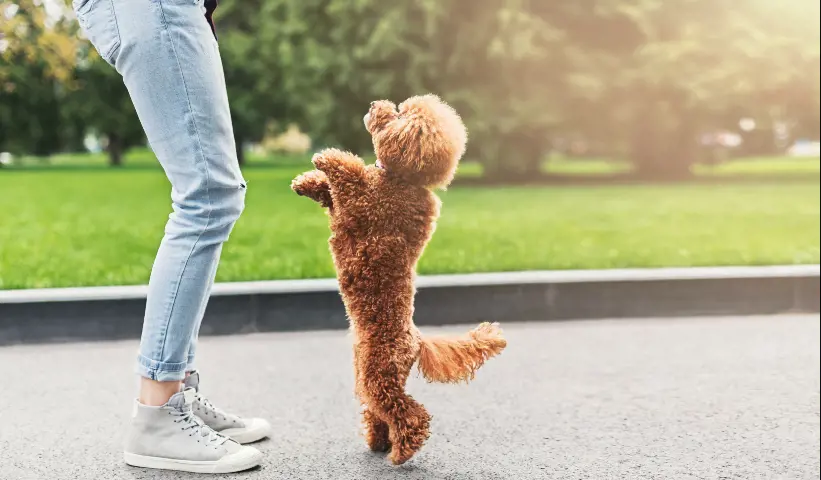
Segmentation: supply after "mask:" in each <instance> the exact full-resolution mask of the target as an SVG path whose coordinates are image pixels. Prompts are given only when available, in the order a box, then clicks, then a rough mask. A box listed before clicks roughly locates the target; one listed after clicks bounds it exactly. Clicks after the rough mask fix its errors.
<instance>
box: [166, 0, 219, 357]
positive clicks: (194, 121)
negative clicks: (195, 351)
mask: <svg viewBox="0 0 821 480" xmlns="http://www.w3.org/2000/svg"><path fill="white" fill-rule="evenodd" d="M157 3H158V4H159V7H160V15H161V17H162V23H163V29H164V30H165V33H166V34H167V35H168V43H169V44H170V45H171V51H172V53H173V55H174V60H175V61H176V62H177V68H178V69H179V72H180V78H182V88H183V91H184V92H185V100H186V102H187V103H188V110H189V112H191V123H192V124H193V126H194V133H195V135H196V141H197V148H198V149H199V153H200V160H201V161H202V163H203V168H204V170H205V195H206V198H207V199H208V217H207V218H206V220H205V226H204V227H203V228H202V229H201V230H200V232H199V234H198V235H197V239H196V240H195V241H194V244H193V245H191V249H190V250H189V251H188V255H186V257H185V263H183V265H182V271H181V272H180V275H182V274H183V272H185V269H186V267H187V266H188V262H189V261H190V260H191V256H192V255H193V254H194V250H195V249H196V248H197V245H198V244H199V243H200V239H201V238H202V236H203V234H204V233H205V232H206V231H207V230H208V227H209V226H210V225H211V213H212V211H213V207H212V206H211V178H210V173H209V171H208V162H207V161H205V152H204V151H203V150H202V139H201V138H200V131H199V128H198V127H197V119H196V116H195V115H194V109H193V107H192V106H191V96H190V94H189V93H188V85H187V84H186V82H185V74H184V73H183V69H182V64H181V63H180V57H179V55H177V49H176V48H175V47H174V37H173V35H172V33H171V32H170V31H169V30H168V22H167V21H166V20H165V10H164V8H163V4H162V2H161V1H159V2H157ZM180 283H182V282H179V281H177V285H176V286H175V287H174V293H173V295H172V298H171V307H170V308H169V310H168V316H167V318H166V319H165V329H164V331H163V340H162V346H161V347H160V357H162V356H164V355H165V345H166V341H167V340H168V325H169V324H170V323H171V317H172V316H173V314H174V307H175V306H176V303H177V296H178V294H179V291H180ZM186 355H187V352H186ZM186 360H187V358H186Z"/></svg>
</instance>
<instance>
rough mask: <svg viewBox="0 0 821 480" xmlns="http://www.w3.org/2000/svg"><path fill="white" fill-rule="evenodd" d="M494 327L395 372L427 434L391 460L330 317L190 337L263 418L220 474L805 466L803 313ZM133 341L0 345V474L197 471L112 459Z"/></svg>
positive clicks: (811, 470) (814, 370)
mask: <svg viewBox="0 0 821 480" xmlns="http://www.w3.org/2000/svg"><path fill="white" fill-rule="evenodd" d="M505 327H506V332H507V336H508V339H509V345H510V346H509V347H508V350H507V351H506V352H505V353H504V354H503V355H502V356H501V357H499V358H497V359H494V360H493V361H491V362H490V363H489V364H488V365H487V366H485V368H484V369H483V370H481V371H480V372H479V375H478V377H477V379H476V381H475V382H474V383H473V384H472V385H470V386H449V385H429V384H426V383H424V382H423V381H421V380H420V379H415V380H414V381H412V382H411V385H410V390H411V391H412V393H413V394H414V395H415V397H416V398H417V399H419V400H420V401H422V402H423V403H424V404H425V405H426V406H427V407H428V408H429V410H430V411H431V412H432V414H433V415H434V421H433V435H432V437H431V439H430V441H429V442H428V444H427V446H426V447H425V448H424V449H423V450H422V452H421V453H420V454H419V455H418V456H417V457H416V458H415V459H414V460H412V461H411V462H409V464H407V465H406V466H403V467H400V468H395V467H392V466H390V465H389V464H388V463H387V462H386V459H385V458H384V457H383V456H382V455H376V454H372V453H369V452H368V451H367V450H366V448H365V446H364V443H363V441H362V439H361V438H359V437H358V436H357V421H358V416H357V412H358V410H357V405H356V403H355V401H354V400H353V395H352V383H353V381H352V371H351V367H350V362H349V359H350V357H351V354H350V342H349V339H348V338H347V337H346V335H345V333H343V332H310V333H285V334H283V333H278V334H255V335H248V336H231V337H209V338H204V339H203V340H202V342H201V347H200V351H199V352H200V365H199V367H200V368H201V370H202V371H203V387H204V389H205V390H206V393H208V394H209V396H210V397H211V398H212V400H213V401H214V402H215V403H217V404H218V405H220V406H223V407H225V408H226V409H231V410H235V411H237V412H240V413H249V414H254V415H263V416H266V417H268V418H269V419H270V420H271V421H272V423H273V425H274V428H275V430H276V434H275V436H274V438H273V439H272V440H269V441H265V442H262V443H259V444H258V447H259V448H260V449H261V450H262V451H263V452H264V453H265V454H266V461H265V464H264V465H263V466H262V468H259V469H256V470H253V471H251V472H248V473H245V474H242V475H239V476H237V477H232V478H239V479H280V478H281V479H300V480H301V479H340V480H343V479H394V478H396V479H449V480H455V479H476V480H483V479H517V480H518V479H595V480H599V479H634V478H635V479H645V478H647V479H650V478H652V479H694V478H705V479H719V478H726V479H731V478H732V479H736V478H737V479H758V478H762V479H763V478H767V479H812V478H819V431H820V430H819V388H820V386H819V375H820V374H821V373H820V372H819V316H818V315H808V316H780V317H748V318H698V319H660V320H651V319H650V320H617V321H602V320H599V321H590V322H583V321H582V322H566V323H527V324H509V325H505ZM443 330H445V331H464V330H465V327H453V328H445V329H438V328H427V329H424V331H425V332H426V333H437V332H440V331H443ZM136 347H137V344H136V342H133V341H126V342H111V343H88V344H64V345H42V346H15V347H5V348H0V365H1V366H2V367H3V372H4V377H5V378H4V379H3V381H2V383H0V479H2V480H28V479H37V480H40V479H42V480H51V479H55V480H59V479H106V480H108V479H191V478H200V477H202V476H197V475H189V474H173V473H165V472H156V471H150V470H141V469H134V468H130V467H126V466H125V465H124V464H123V463H122V462H121V457H120V455H121V454H120V445H121V440H122V436H123V426H124V425H125V424H126V420H127V417H128V413H129V410H130V406H131V405H130V402H129V398H131V397H132V396H133V392H134V391H135V386H136V380H135V378H134V377H133V376H132V375H131V374H130V372H131V368H132V365H131V362H132V360H133V356H134V353H135V350H136ZM208 478H214V477H208Z"/></svg>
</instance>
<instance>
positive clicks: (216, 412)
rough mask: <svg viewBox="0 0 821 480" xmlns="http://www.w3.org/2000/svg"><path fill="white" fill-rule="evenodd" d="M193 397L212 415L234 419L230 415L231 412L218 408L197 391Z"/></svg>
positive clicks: (224, 418)
mask: <svg viewBox="0 0 821 480" xmlns="http://www.w3.org/2000/svg"><path fill="white" fill-rule="evenodd" d="M195 398H196V400H197V401H198V402H199V403H200V405H201V406H202V407H203V408H204V409H207V410H209V411H210V412H212V415H214V416H215V417H216V416H217V415H219V416H220V417H222V419H223V420H234V421H236V419H234V418H233V417H232V416H231V414H229V413H226V412H225V411H224V410H222V409H221V408H219V407H217V406H216V405H214V404H213V403H211V401H210V400H208V399H207V398H205V397H203V396H202V395H200V394H199V393H198V394H197V396H196V397H195Z"/></svg>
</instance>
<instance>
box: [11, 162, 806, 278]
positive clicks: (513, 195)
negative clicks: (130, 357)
mask: <svg viewBox="0 0 821 480" xmlns="http://www.w3.org/2000/svg"><path fill="white" fill-rule="evenodd" d="M298 172H299V169H295V168H293V167H282V168H265V169H247V170H246V172H245V173H246V177H247V179H248V182H249V192H248V198H247V208H246V211H245V214H244V215H243V218H242V220H241V221H240V222H239V224H238V225H237V227H236V229H235V230H234V233H233V234H232V236H231V241H230V242H229V243H228V244H227V245H226V247H225V250H224V254H223V262H222V264H221V266H220V270H219V274H218V280H220V281H240V280H264V279H278V278H308V277H330V276H332V275H333V269H332V264H331V260H330V254H329V253H328V248H327V244H326V242H327V238H328V234H329V232H328V226H327V219H326V218H325V216H324V215H323V213H322V212H321V210H320V208H319V207H318V206H317V205H315V204H313V203H312V202H310V201H309V200H306V199H304V198H300V197H297V196H296V195H295V194H293V193H292V192H291V191H290V190H289V188H288V184H289V182H290V180H291V178H292V177H293V176H294V174H296V173H298ZM169 191H170V187H169V185H168V183H167V181H166V179H165V177H164V175H163V174H162V172H161V171H160V170H156V169H130V170H129V169H126V170H120V171H112V170H107V169H88V170H40V169H33V170H18V171H13V170H11V171H0V212H2V213H0V288H5V289H9V288H36V287H65V286H87V285H115V284H141V283H145V282H146V281H147V279H148V274H149V269H150V267H151V264H152V261H153V258H154V254H155V252H156V248H157V245H158V243H159V240H160V237H161V235H162V230H163V225H164V222H165V219H166V218H167V215H168V213H169V211H170V200H169V199H168V195H169ZM442 197H443V201H444V208H443V216H442V218H441V221H440V223H439V227H438V229H437V233H436V235H435V236H434V239H433V241H432V243H431V245H430V247H429V248H428V250H427V252H426V254H425V256H424V257H423V259H422V262H421V264H420V271H421V273H424V274H431V273H454V272H480V271H504V270H525V269H577V268H579V269H590V268H615V267H662V266H689V265H762V264H792V263H818V262H819V185H818V183H812V182H810V183H802V184H789V185H779V184H774V185H734V186H714V185H689V186H663V187H643V186H642V187H638V186H624V187H596V188H570V187H567V188H556V187H544V188H518V189H515V188H454V189H452V190H450V191H449V192H447V193H445V194H443V195H442Z"/></svg>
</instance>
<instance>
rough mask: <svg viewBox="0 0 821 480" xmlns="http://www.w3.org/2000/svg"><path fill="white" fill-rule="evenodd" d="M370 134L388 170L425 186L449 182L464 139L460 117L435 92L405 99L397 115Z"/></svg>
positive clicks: (462, 151)
mask: <svg viewBox="0 0 821 480" xmlns="http://www.w3.org/2000/svg"><path fill="white" fill-rule="evenodd" d="M371 121H372V122H373V120H371ZM371 135H372V136H373V143H374V149H375V150H376V156H377V158H378V159H379V160H380V161H381V162H382V164H383V165H384V166H385V168H386V170H387V171H388V172H390V173H391V174H393V175H397V176H400V177H402V178H403V179H404V180H405V181H407V182H409V183H412V184H414V185H420V186H424V187H428V188H444V187H447V185H449V184H450V182H451V181H452V180H453V176H454V174H455V173H456V167H457V166H458V164H459V159H460V158H462V155H463V154H464V152H465V145H466V143H467V130H466V129H465V125H464V124H463V123H462V119H461V118H459V115H458V114H457V113H456V111H455V110H454V109H453V108H451V107H450V106H449V105H448V104H446V103H445V102H443V101H442V100H441V99H440V98H439V97H437V96H435V95H424V96H419V97H412V98H409V99H407V100H405V101H404V102H402V104H401V105H399V112H398V115H396V116H395V117H394V118H393V119H391V120H390V121H388V122H387V123H385V124H384V126H382V128H380V129H375V130H372V131H371Z"/></svg>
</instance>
